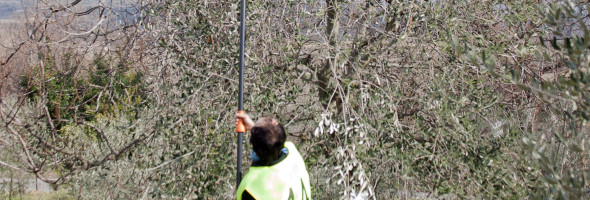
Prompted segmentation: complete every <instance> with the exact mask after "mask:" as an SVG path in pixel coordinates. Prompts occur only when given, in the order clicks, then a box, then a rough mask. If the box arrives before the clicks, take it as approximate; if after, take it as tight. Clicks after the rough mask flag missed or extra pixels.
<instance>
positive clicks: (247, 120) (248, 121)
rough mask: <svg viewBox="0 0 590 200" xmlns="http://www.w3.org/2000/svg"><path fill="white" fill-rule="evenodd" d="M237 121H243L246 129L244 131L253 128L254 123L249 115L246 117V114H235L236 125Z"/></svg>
mask: <svg viewBox="0 0 590 200" xmlns="http://www.w3.org/2000/svg"><path fill="white" fill-rule="evenodd" d="M239 119H242V120H243V121H244V126H245V127H246V131H249V130H251V129H252V127H253V126H254V121H252V118H250V115H248V114H240V113H236V124H237V123H238V120H239Z"/></svg>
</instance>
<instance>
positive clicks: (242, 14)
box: [236, 0, 246, 190]
mask: <svg viewBox="0 0 590 200" xmlns="http://www.w3.org/2000/svg"><path fill="white" fill-rule="evenodd" d="M240 4H241V5H240V10H241V11H240V89H239V97H238V98H239V100H238V110H239V111H243V110H244V46H245V45H244V41H245V40H246V28H245V26H246V0H241V2H240ZM243 135H244V132H242V131H240V132H238V172H237V183H236V190H237V189H238V187H240V182H241V181H242V137H243Z"/></svg>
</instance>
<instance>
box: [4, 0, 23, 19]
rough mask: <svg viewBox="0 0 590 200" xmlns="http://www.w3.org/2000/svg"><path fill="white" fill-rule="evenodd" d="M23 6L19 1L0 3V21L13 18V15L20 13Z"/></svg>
mask: <svg viewBox="0 0 590 200" xmlns="http://www.w3.org/2000/svg"><path fill="white" fill-rule="evenodd" d="M22 11H23V4H22V3H21V1H20V0H2V1H0V19H10V18H13V17H14V15H15V14H18V13H22Z"/></svg>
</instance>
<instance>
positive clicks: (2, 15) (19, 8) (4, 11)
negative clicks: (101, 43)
mask: <svg viewBox="0 0 590 200" xmlns="http://www.w3.org/2000/svg"><path fill="white" fill-rule="evenodd" d="M72 1H73V0H67V1H61V2H62V3H64V2H72ZM35 2H37V0H0V19H14V18H15V17H16V15H18V14H21V13H23V10H24V8H25V7H29V6H28V5H34V4H35ZM48 2H55V1H53V0H50V1H48ZM124 2H126V1H124ZM107 4H108V3H107ZM65 5H67V3H66V4H65ZM96 5H98V0H86V1H82V2H80V3H79V4H78V5H76V7H92V6H96ZM115 5H116V4H115Z"/></svg>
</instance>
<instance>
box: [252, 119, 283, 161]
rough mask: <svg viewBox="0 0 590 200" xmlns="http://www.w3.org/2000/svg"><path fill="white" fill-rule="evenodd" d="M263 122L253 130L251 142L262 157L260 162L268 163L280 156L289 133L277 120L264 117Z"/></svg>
mask: <svg viewBox="0 0 590 200" xmlns="http://www.w3.org/2000/svg"><path fill="white" fill-rule="evenodd" d="M262 120H263V122H264V123H263V124H262V125H260V126H255V127H253V128H252V130H251V135H252V136H251V137H250V143H251V144H252V148H253V149H254V152H256V154H257V155H258V157H260V162H262V163H264V164H268V163H270V162H272V161H274V160H276V159H278V158H279V156H280V153H281V149H283V147H284V146H285V140H286V139H287V134H286V133H285V128H284V127H283V125H282V124H281V123H279V122H278V121H277V120H275V119H273V118H270V117H264V118H262Z"/></svg>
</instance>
